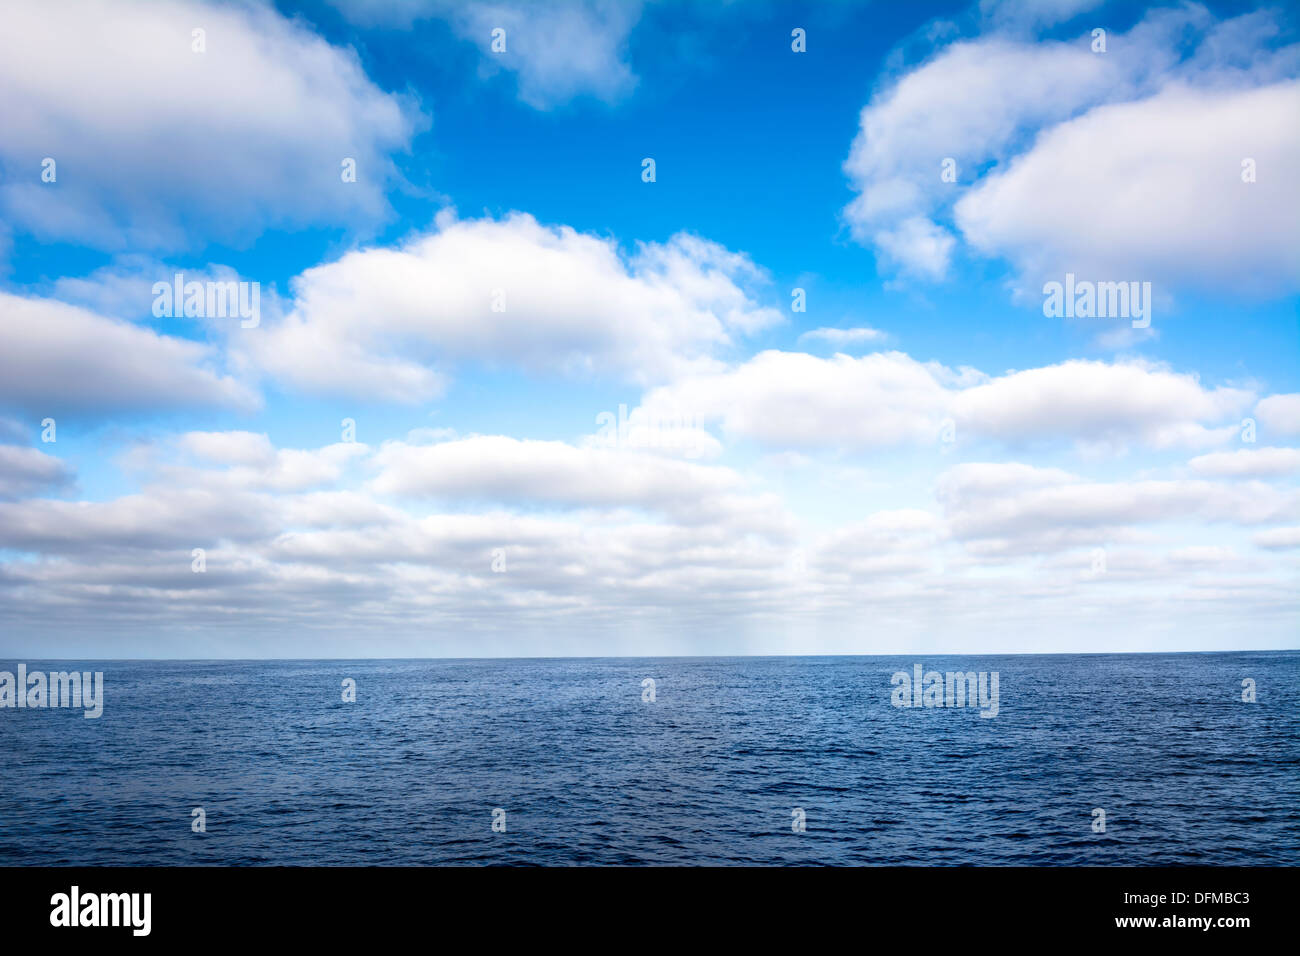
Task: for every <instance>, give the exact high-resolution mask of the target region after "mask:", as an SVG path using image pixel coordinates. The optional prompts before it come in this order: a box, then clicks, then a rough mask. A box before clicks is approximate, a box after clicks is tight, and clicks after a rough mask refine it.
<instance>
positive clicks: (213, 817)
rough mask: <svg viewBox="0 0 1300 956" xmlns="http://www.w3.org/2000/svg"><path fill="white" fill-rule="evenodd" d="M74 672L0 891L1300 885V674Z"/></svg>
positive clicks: (212, 666) (886, 664)
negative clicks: (132, 881) (834, 878)
mask: <svg viewBox="0 0 1300 956" xmlns="http://www.w3.org/2000/svg"><path fill="white" fill-rule="evenodd" d="M918 661H920V662H922V663H924V664H925V666H926V668H927V669H936V670H942V671H947V670H963V671H971V670H974V671H997V672H998V673H999V676H1000V681H999V714H998V716H997V717H996V718H993V719H987V718H981V717H980V716H979V711H978V710H977V709H973V708H968V709H958V708H952V709H925V708H913V709H898V708H895V707H893V706H892V705H891V703H890V691H891V686H890V675H891V674H892V673H893V672H895V671H898V670H903V671H907V672H909V673H910V672H911V670H912V665H913V663H916V662H918ZM26 663H27V664H28V667H29V669H42V670H69V669H72V665H69V664H67V663H54V664H52V663H42V662H36V661H28V662H26ZM16 664H17V662H16V661H3V662H0V669H3V670H11V671H12V670H15V669H16ZM78 667H79V669H82V670H102V671H103V672H104V674H105V684H106V692H105V698H106V700H105V706H104V714H103V716H102V717H101V718H100V719H98V720H86V719H84V718H83V717H82V716H81V713H80V712H79V711H75V710H55V709H50V710H43V711H42V710H14V709H4V710H0V759H2V764H0V864H15V863H17V864H46V865H49V864H64V863H68V864H439V863H442V864H445V863H459V864H464V863H540V864H552V865H564V864H593V863H613V864H639V863H651V864H670V863H671V864H723V863H726V864H753V863H759V864H785V863H825V864H854V865H856V864H905V865H913V864H945V865H951V864H976V865H998V864H1002V865H1005V864H1051V865H1064V864H1192V863H1202V864H1204V863H1208V864H1229V863H1233V864H1291V865H1294V864H1296V863H1300V708H1297V690H1298V689H1300V653H1297V652H1284V653H1241V654H1235V653H1234V654H1171V655H1113V656H1109V655H1107V656H1039V657H1025V656H1012V657H986V658H973V657H966V658H940V657H926V658H884V657H858V658H832V657H826V658H718V659H707V658H694V659H691V658H674V659H641V660H636V659H598V660H591V659H588V660H541V661H539V660H492V661H483V660H479V661H342V662H336V661H300V662H228V661H213V662H102V663H96V664H93V665H89V664H82V665H78ZM346 677H352V678H355V679H356V681H357V686H358V700H357V702H356V703H351V704H349V703H344V702H343V701H342V699H341V696H342V693H341V688H340V682H341V681H342V680H343V679H344V678H346ZM646 677H652V678H654V679H655V681H656V688H655V689H656V698H657V699H656V700H655V701H654V702H653V703H647V702H644V701H643V700H642V687H641V681H642V679H643V678H646ZM1247 677H1249V678H1252V679H1254V680H1255V682H1256V685H1257V688H1258V691H1257V693H1258V702H1256V703H1253V704H1249V703H1243V702H1242V700H1241V681H1242V679H1243V678H1247ZM194 807H203V808H204V809H205V811H206V813H207V832H206V833H202V834H196V833H193V832H191V810H192V809H193V808H194ZM497 807H500V808H503V809H504V810H505V811H506V832H504V833H494V832H493V831H492V826H491V824H492V811H493V809H494V808H497ZM795 807H799V808H802V809H803V810H804V811H805V813H806V816H807V831H806V832H804V833H794V832H792V830H791V822H792V811H793V809H794V808H795ZM1095 807H1100V808H1103V809H1105V811H1106V832H1105V833H1104V834H1103V833H1094V832H1093V831H1092V822H1093V815H1092V810H1093V808H1095Z"/></svg>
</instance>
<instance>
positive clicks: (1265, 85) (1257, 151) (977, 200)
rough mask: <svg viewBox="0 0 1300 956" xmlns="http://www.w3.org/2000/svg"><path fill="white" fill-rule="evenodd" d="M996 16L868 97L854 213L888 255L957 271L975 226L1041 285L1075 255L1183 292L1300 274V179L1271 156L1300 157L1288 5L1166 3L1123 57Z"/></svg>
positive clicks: (1111, 276) (1287, 286)
mask: <svg viewBox="0 0 1300 956" xmlns="http://www.w3.org/2000/svg"><path fill="white" fill-rule="evenodd" d="M1084 6H1086V5H1085V4H1081V3H1073V2H1067V3H1062V4H1053V5H1051V6H1050V7H1041V5H1040V6H1038V7H1036V13H1037V14H1039V15H1041V21H1042V22H1051V21H1055V20H1057V19H1059V18H1065V19H1068V18H1069V17H1070V16H1071V15H1072V14H1073V13H1075V12H1077V11H1078V10H1079V9H1082V8H1083V7H1084ZM985 12H986V14H988V15H989V18H990V21H991V23H992V24H993V26H994V28H995V30H996V31H997V32H993V33H991V34H989V35H986V36H982V37H978V38H975V39H969V40H962V41H958V42H955V43H952V44H950V45H949V46H947V47H945V48H943V49H942V50H940V51H939V52H938V53H937V54H935V55H934V56H933V57H931V58H930V59H929V60H928V61H926V62H925V63H923V64H921V65H920V66H918V67H916V68H914V69H911V70H909V71H908V72H905V73H903V74H902V75H901V76H900V77H898V78H897V79H896V80H894V81H893V82H891V83H890V84H888V85H886V86H885V87H883V88H882V89H881V90H880V91H878V92H877V93H876V95H875V96H874V97H873V98H872V100H871V102H869V103H868V104H867V106H866V107H865V108H864V109H863V111H862V114H861V122H860V130H859V132H858V135H857V137H856V138H855V139H854V142H853V145H852V147H851V149H850V153H849V156H848V159H847V160H846V162H845V164H844V169H845V172H846V173H847V175H848V177H849V180H850V182H851V184H852V186H853V188H854V189H855V190H856V191H857V193H858V195H857V197H856V198H855V199H854V200H853V202H852V203H851V204H850V205H849V206H848V207H847V208H846V210H845V217H846V220H847V222H848V224H849V225H850V227H851V229H852V231H853V233H854V235H855V236H856V237H857V238H859V239H860V240H862V241H864V242H868V243H871V244H872V245H873V246H874V247H875V248H876V249H877V251H878V252H879V253H880V255H881V257H882V259H883V260H884V261H885V262H886V264H892V265H893V266H894V267H895V268H896V269H898V270H899V271H901V272H903V273H910V274H913V275H919V276H921V277H925V278H929V279H932V280H937V279H941V278H943V277H944V276H945V275H946V273H947V270H948V265H949V262H950V260H951V259H952V257H953V255H955V253H956V249H957V246H956V237H957V236H960V237H961V238H962V239H964V240H965V242H966V243H968V244H969V245H970V246H971V247H972V248H973V249H974V250H976V251H978V252H980V253H983V254H985V255H988V256H996V257H1000V258H1004V259H1007V260H1009V261H1010V262H1011V263H1012V264H1013V265H1014V266H1015V267H1016V269H1017V270H1018V272H1019V273H1020V279H1019V281H1020V283H1021V286H1022V288H1023V289H1025V290H1027V291H1028V290H1032V291H1033V292H1034V293H1037V291H1038V290H1039V288H1040V287H1041V284H1042V282H1044V281H1045V280H1049V279H1058V280H1059V279H1060V277H1061V275H1063V274H1064V273H1065V272H1067V271H1068V272H1074V273H1075V274H1077V275H1079V276H1080V277H1081V278H1085V279H1090V280H1093V281H1100V280H1114V281H1119V280H1142V281H1151V282H1153V283H1155V284H1156V285H1157V286H1158V287H1159V288H1160V291H1163V292H1168V291H1170V290H1172V289H1173V288H1177V287H1183V286H1199V287H1202V288H1205V287H1212V288H1216V289H1231V290H1234V291H1249V292H1252V293H1258V294H1264V295H1271V294H1277V293H1280V292H1281V293H1285V292H1289V291H1292V290H1294V289H1295V288H1297V287H1298V286H1300V269H1298V268H1297V267H1296V262H1297V259H1300V234H1297V231H1296V230H1295V229H1294V228H1292V227H1291V223H1290V219H1291V218H1294V217H1292V216H1290V215H1289V213H1290V211H1291V210H1293V209H1295V208H1296V207H1297V206H1298V205H1300V184H1297V183H1296V182H1295V180H1294V177H1289V176H1284V175H1276V174H1275V172H1273V173H1271V172H1269V171H1270V170H1271V171H1279V170H1283V169H1291V168H1294V167H1295V166H1296V165H1297V163H1300V130H1298V129H1297V128H1296V124H1295V123H1294V122H1291V121H1290V117H1292V116H1294V115H1295V114H1296V112H1297V111H1298V110H1300V83H1297V81H1296V79H1295V72H1296V67H1297V62H1298V61H1300V48H1297V47H1295V46H1290V47H1278V45H1277V44H1276V42H1275V41H1276V34H1277V32H1278V28H1277V24H1276V23H1275V18H1276V13H1275V12H1272V11H1255V12H1253V13H1250V14H1247V15H1244V16H1240V17H1236V18H1234V19H1229V20H1224V21H1216V20H1214V19H1213V17H1211V16H1210V14H1209V13H1208V12H1207V11H1206V10H1205V9H1204V8H1202V7H1199V6H1192V5H1188V6H1185V7H1181V8H1169V9H1159V10H1153V11H1151V12H1150V13H1148V15H1147V16H1146V18H1145V19H1144V20H1143V21H1142V22H1141V23H1139V24H1138V25H1136V26H1135V27H1134V28H1133V29H1131V30H1130V31H1129V32H1128V33H1125V34H1117V33H1112V34H1110V35H1109V36H1108V46H1107V52H1106V53H1105V54H1094V53H1093V52H1092V51H1091V49H1090V42H1091V38H1090V37H1089V36H1088V35H1087V34H1084V35H1082V36H1081V37H1079V38H1078V39H1074V40H1071V41H1068V42H1061V41H1056V40H1052V41H1043V42H1034V41H1032V40H1030V39H1027V38H1024V37H1023V36H1022V35H1021V33H1022V32H1023V30H1024V29H1025V28H1027V27H1032V26H1034V23H1033V20H1034V19H1035V18H1034V17H1029V16H1027V14H1026V12H1025V10H1024V9H1023V5H1021V4H1015V3H1011V4H1008V3H998V4H988V5H986V8H985ZM1003 27H1012V28H1015V29H1012V30H1009V31H1008V30H1003V29H1002V28H1003ZM1018 31H1020V32H1018ZM1026 76H1033V77H1034V78H1035V79H1034V82H1033V83H1026V82H1024V77H1026ZM949 159H951V160H952V161H953V162H954V163H955V166H952V167H950V169H952V170H953V171H955V173H956V181H955V182H954V181H951V179H952V177H948V178H947V181H945V178H944V177H941V172H942V171H943V167H942V165H941V164H943V163H945V161H946V160H949ZM1247 160H1250V163H1246V161H1247ZM1243 164H1245V165H1248V166H1250V169H1251V173H1252V175H1253V177H1254V179H1253V181H1251V182H1245V181H1243V180H1244V178H1246V175H1245V172H1244V170H1243Z"/></svg>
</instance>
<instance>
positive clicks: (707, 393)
mask: <svg viewBox="0 0 1300 956" xmlns="http://www.w3.org/2000/svg"><path fill="white" fill-rule="evenodd" d="M1254 397H1255V396H1254V395H1253V393H1251V392H1248V391H1245V390H1243V389H1236V388H1229V387H1225V386H1218V387H1214V388H1207V387H1205V386H1203V385H1201V384H1200V383H1199V382H1198V381H1197V379H1196V378H1195V377H1193V376H1191V375H1186V374H1181V373H1176V372H1172V371H1169V370H1167V369H1164V368H1162V367H1160V366H1157V365H1153V364H1150V363H1145V362H1125V363H1106V362H1097V361H1084V360H1074V361H1069V362H1063V363H1061V364H1059V365H1052V366H1047V367H1044V368H1037V369H1028V370H1024V371H1018V372H1008V373H1007V374H1006V375H1003V376H1000V377H998V378H992V379H990V378H989V377H988V376H985V375H982V374H981V373H979V372H977V371H975V370H973V369H961V370H956V371H954V370H952V369H948V368H945V367H943V366H941V365H938V364H937V363H921V362H918V361H916V360H915V359H913V358H911V357H910V356H908V355H905V354H903V353H901V352H880V353H874V354H871V355H865V356H861V357H857V358H854V357H850V356H847V355H836V356H833V357H831V358H820V357H817V356H813V355H808V354H805V353H801V352H776V351H770V352H763V353H760V354H759V355H756V356H754V357H753V358H752V359H750V360H748V361H747V362H745V363H743V364H741V365H739V366H736V367H734V368H732V369H729V370H727V371H722V372H708V373H704V374H700V375H694V376H687V377H684V378H682V379H680V380H678V381H676V382H674V383H673V384H671V385H667V386H663V387H660V388H657V389H654V390H652V391H650V392H649V393H647V395H646V396H645V399H644V400H643V403H642V407H643V408H644V409H645V410H646V411H647V412H648V413H650V414H665V413H666V412H667V410H669V409H679V410H680V409H685V410H687V411H688V412H689V413H690V414H691V415H692V416H693V417H694V418H696V419H697V420H700V421H703V422H705V423H709V422H720V423H721V425H722V427H723V429H724V431H726V432H727V433H728V434H730V435H732V436H734V437H738V438H748V439H753V440H756V441H759V442H762V443H763V444H766V445H769V446H776V447H781V448H796V449H797V448H803V449H807V448H818V447H822V448H825V447H830V448H841V449H870V448H883V447H889V446H897V445H909V444H910V445H919V444H925V443H933V442H936V441H938V439H939V435H940V430H941V428H942V427H943V424H944V421H945V419H948V418H951V419H952V420H953V424H954V425H955V433H956V437H957V439H958V440H964V439H965V437H975V438H981V439H993V440H997V441H999V442H1002V443H1005V444H1009V445H1013V444H1018V443H1025V442H1042V443H1049V442H1054V441H1062V442H1075V443H1078V444H1080V445H1082V446H1086V447H1088V448H1092V449H1096V448H1100V449H1103V450H1104V449H1110V450H1113V451H1118V450H1122V449H1124V448H1126V447H1128V446H1130V445H1133V444H1138V445H1143V446H1145V447H1148V448H1152V449H1157V450H1159V449H1166V448H1174V447H1194V448H1195V447H1203V446H1209V445H1216V444H1222V443H1223V442H1225V441H1228V440H1230V439H1231V438H1232V437H1234V436H1235V435H1236V434H1237V433H1238V431H1239V419H1238V418H1237V416H1238V415H1239V413H1240V412H1241V411H1242V410H1243V409H1245V408H1247V407H1248V406H1249V405H1250V403H1251V402H1253V401H1254Z"/></svg>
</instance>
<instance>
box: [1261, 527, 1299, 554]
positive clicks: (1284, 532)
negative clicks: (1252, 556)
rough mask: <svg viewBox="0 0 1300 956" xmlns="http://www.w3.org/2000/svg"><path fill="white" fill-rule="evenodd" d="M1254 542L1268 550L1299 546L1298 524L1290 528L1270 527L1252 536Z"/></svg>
mask: <svg viewBox="0 0 1300 956" xmlns="http://www.w3.org/2000/svg"><path fill="white" fill-rule="evenodd" d="M1254 541H1255V544H1256V545H1258V546H1259V547H1261V548H1265V549H1267V550H1270V551H1281V550H1284V549H1287V548H1300V525H1296V526H1294V527H1290V528H1270V529H1269V530H1267V531H1261V532H1259V533H1258V534H1257V535H1255V538H1254Z"/></svg>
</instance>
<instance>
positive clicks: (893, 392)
mask: <svg viewBox="0 0 1300 956" xmlns="http://www.w3.org/2000/svg"><path fill="white" fill-rule="evenodd" d="M947 402H948V393H947V391H946V389H945V388H944V386H943V385H942V384H941V383H940V381H939V380H938V378H937V377H936V373H935V371H934V370H933V369H931V368H930V367H928V366H926V365H923V364H922V363H920V362H917V361H916V360H915V359H912V358H910V357H908V356H907V355H904V354H903V353H901V352H880V353H874V354H871V355H865V356H862V357H861V358H853V357H850V356H847V355H835V356H832V357H830V358H819V357H817V356H813V355H808V354H805V353H803V352H777V351H768V352H761V353H759V354H758V355H756V356H754V357H753V358H751V359H749V360H748V361H747V362H745V363H743V364H742V365H739V366H737V367H735V368H733V369H729V370H727V371H722V372H711V373H705V374H702V375H696V376H691V377H688V378H683V379H681V380H679V381H677V382H675V383H673V384H672V385H667V386H664V387H661V388H657V389H654V390H652V391H651V392H649V393H648V394H647V395H646V396H645V398H644V400H643V401H642V408H644V409H645V410H646V411H647V413H648V414H650V415H656V414H664V413H665V412H666V410H668V409H685V410H687V411H688V412H689V413H690V414H691V415H692V416H693V417H695V418H697V419H699V420H704V421H718V422H721V424H722V428H723V430H724V431H725V432H726V433H728V434H729V435H732V436H735V437H738V438H748V439H754V440H757V441H759V442H762V443H763V444H766V445H772V446H778V447H783V448H815V447H819V446H825V445H834V446H847V447H853V448H878V447H883V446H888V445H898V444H912V443H919V442H924V441H930V440H936V439H937V436H938V432H939V426H940V423H941V422H942V420H943V418H944V415H945V414H946V412H945V409H946V406H947Z"/></svg>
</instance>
